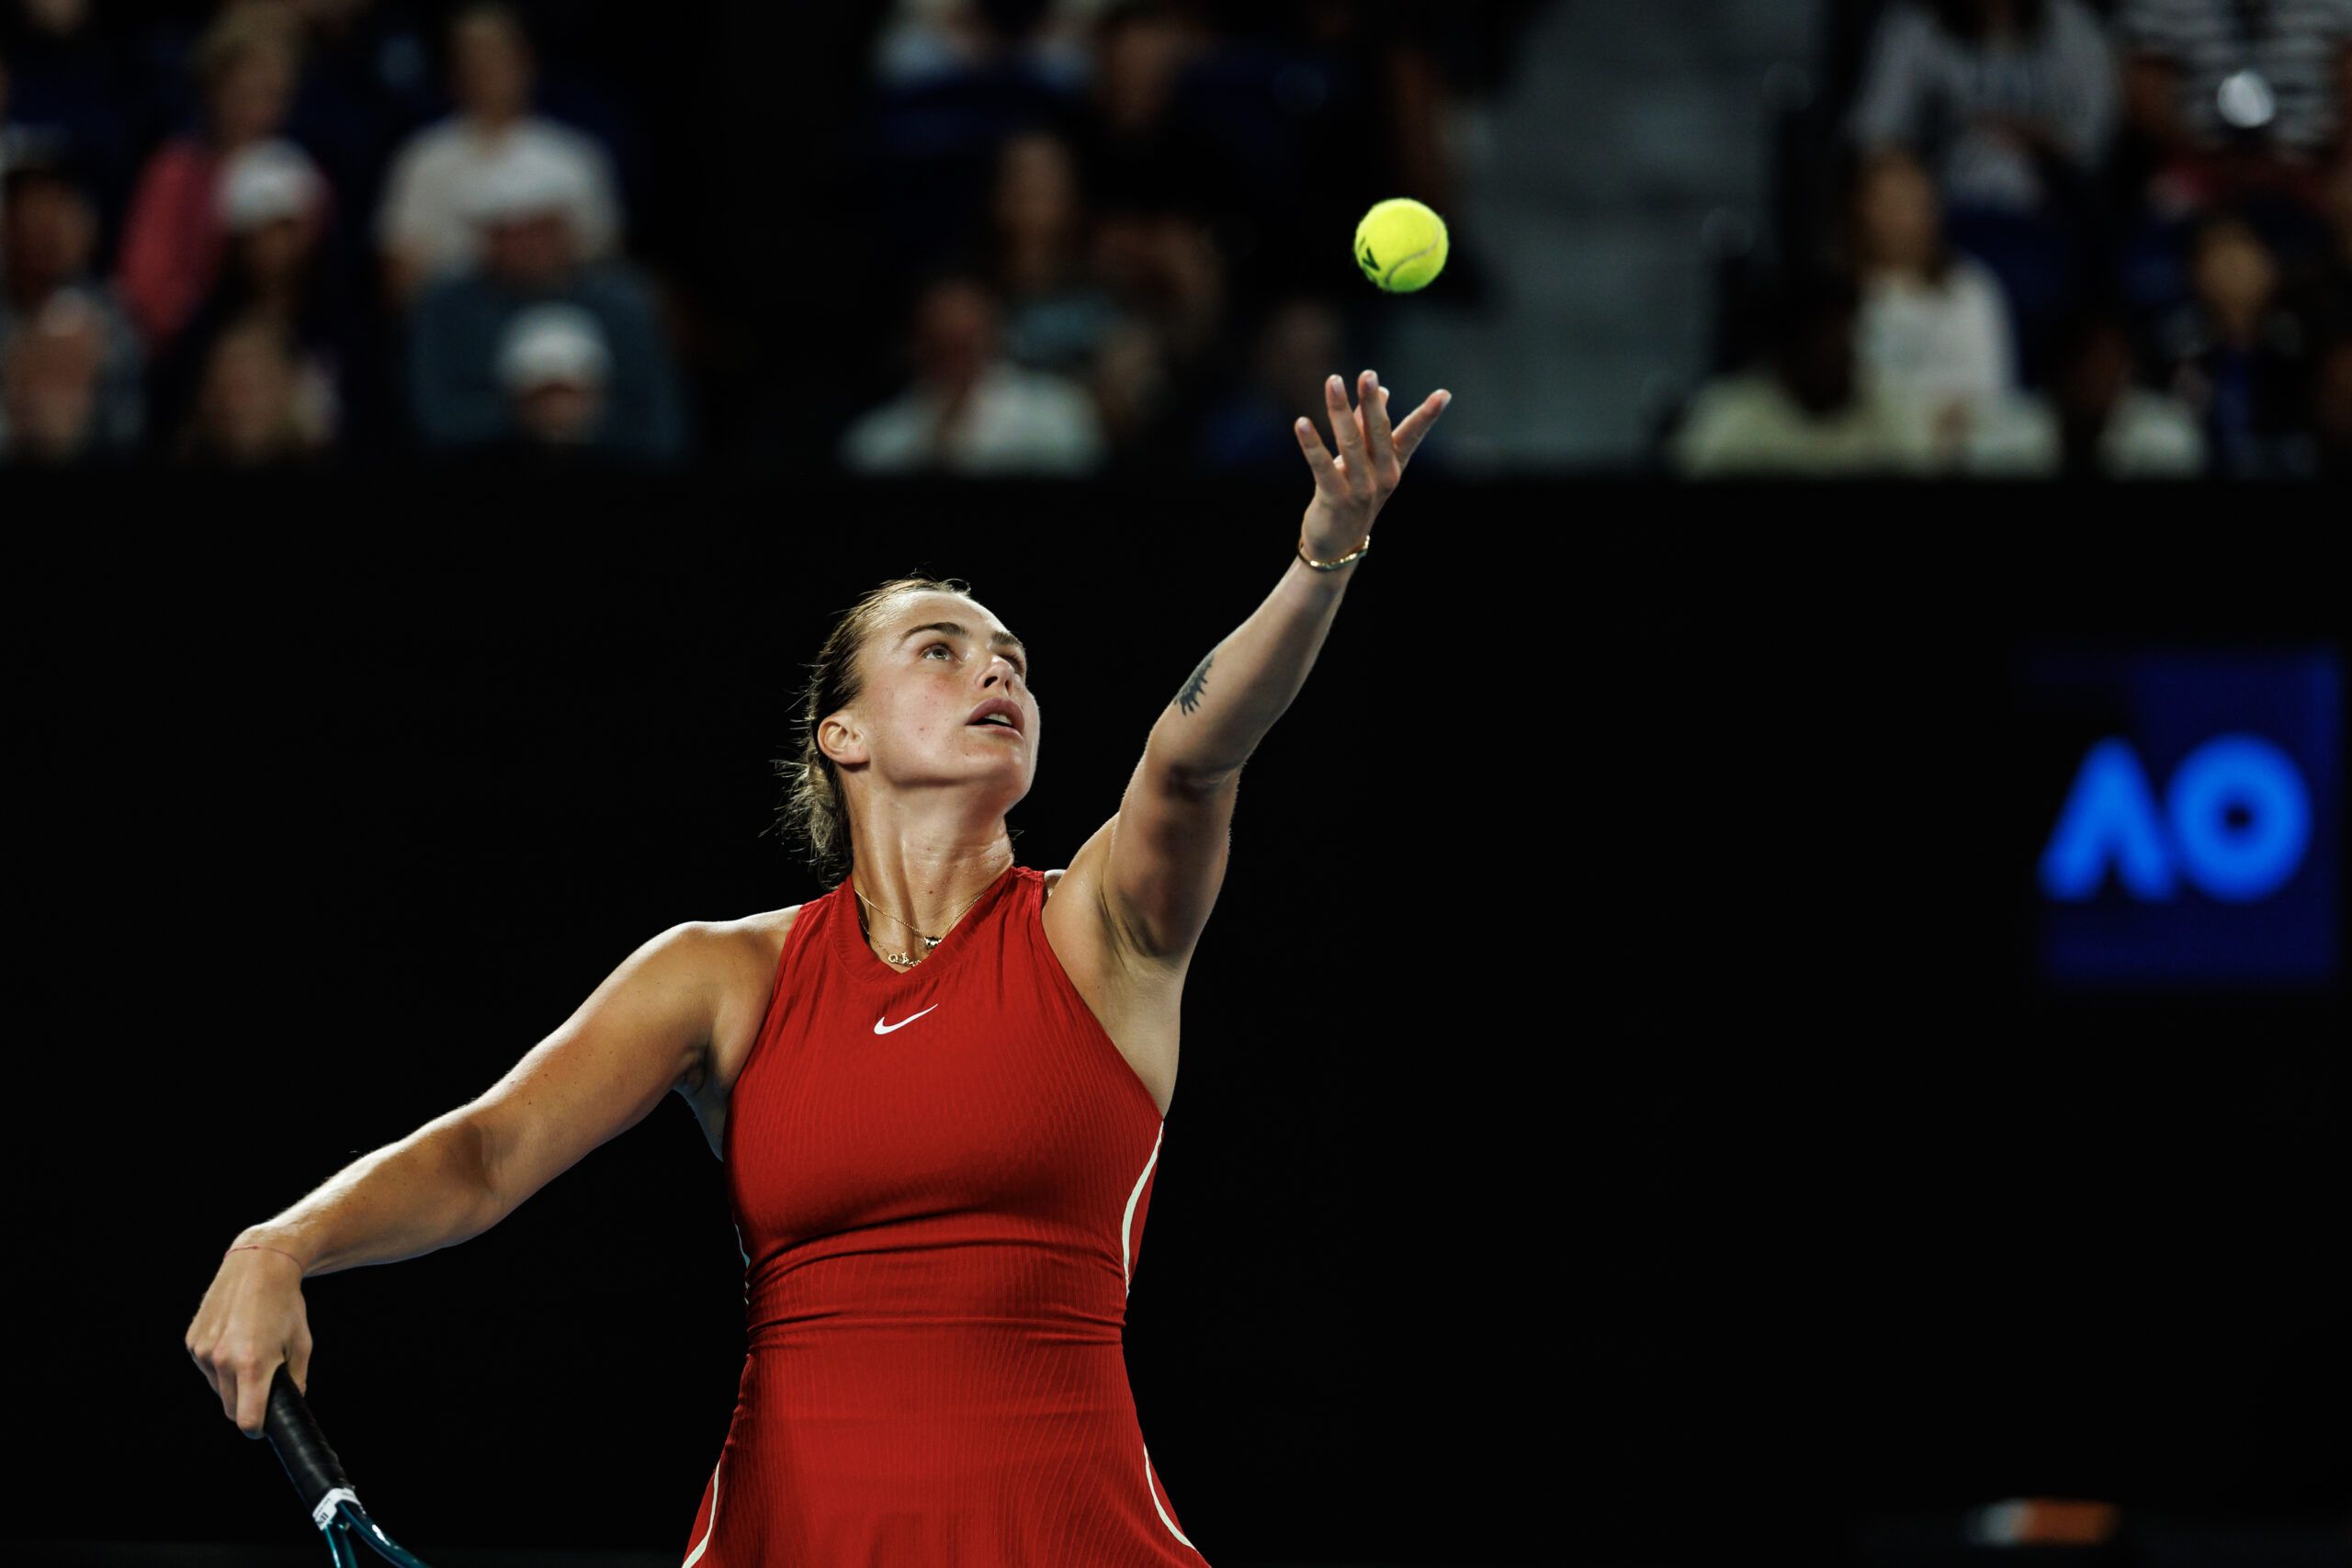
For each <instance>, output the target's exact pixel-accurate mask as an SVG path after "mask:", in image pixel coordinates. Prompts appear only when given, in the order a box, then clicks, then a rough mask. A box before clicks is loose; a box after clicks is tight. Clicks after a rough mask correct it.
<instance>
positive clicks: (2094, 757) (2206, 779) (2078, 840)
mask: <svg viewBox="0 0 2352 1568" xmlns="http://www.w3.org/2000/svg"><path fill="white" fill-rule="evenodd" d="M2311 840H2312V800H2311V791H2310V788H2309V787H2308V786H2307V785H2306V784H2305V783H2304V780H2303V775H2302V772H2301V770H2300V769H2299V768H2297V767H2296V766H2295V761H2294V759H2293V758H2291V757H2290V756H2289V755H2288V754H2287V753H2286V752H2285V751H2283V750H2280V749H2279V748H2278V747H2277V746H2274V745H2272V744H2271V743H2270V742H2269V741H2267V740H2265V739H2262V738H2261V737H2259V736H2256V735H2245V734H2228V735H2217V736H2215V737H2213V738H2212V739H2210V740H2208V741H2206V742H2205V743H2204V744H2202V745H2200V746H2199V747H2198V748H2197V749H2196V750H2193V751H2191V752H2189V753H2188V755H2187V756H2186V757H2184V758H2182V759H2181V761H2180V765H2179V766H2178V767H2177V768H2175V769H2174V770H2173V773H2172V777H2171V779H2170V780H2168V781H2167V782H2166V783H2165V786H2164V789H2163V792H2162V796H2161V800H2160V799H2159V795H2158V792H2157V789H2156V787H2155V784H2154V780H2152V779H2151V778H2150V777H2149V774H2148V771H2147V769H2146V768H2145V767H2143V765H2142V764H2141V761H2140V758H2139V755H2138V753H2137V752H2135V751H2134V750H2132V749H2131V743H2130V742H2129V741H2126V740H2121V739H2106V740H2101V741H2100V742H2098V744H2097V745H2096V746H2093V747H2092V748H2091V749H2090V751H2089V753H2088V754H2087V755H2086V756H2085V757H2084V758H2083V763H2082V766H2081V768H2080V769H2078V770H2077V771H2076V773H2075V782H2074V784H2073V786H2072V787H2071V788H2070V789H2069V790H2068V791H2067V793H2066V803H2065V806H2064V807H2063V808H2062V809H2061V810H2060V812H2059V814H2058V821H2057V825H2056V827H2055V828H2054V829H2052V832H2051V835H2050V841H2049V843H2048V844H2047V845H2046V846H2045V847H2044V848H2043V850H2042V852H2041V865H2040V868H2039V871H2040V876H2039V879H2040V881H2041V889H2042V891H2043V892H2044V893H2045V894H2047V895H2048V896H2049V897H2051V898H2052V899H2055V900H2057V901H2059V902H2061V903H2069V904H2080V903H2086V902H2088V901H2089V900H2091V899H2093V898H2095V897H2098V893H2099V890H2100V889H2101V888H2102V887H2103V886H2106V884H2107V881H2108V877H2109V873H2110V872H2112V873H2113V874H2114V878H2115V881H2116V883H2117V884H2118V885H2119V886H2120V887H2121V888H2122V890H2123V892H2124V893H2125V894H2126V895H2128V896H2129V897H2132V898H2134V899H2137V900H2140V901H2141V902H2143V903H2167V902H2170V901H2171V900H2173V899H2175V898H2177V897H2180V895H2181V891H2182V888H2183V886H2184V885H2186V886H2188V887H2190V888H2194V889H2195V890H2196V891H2197V892H2199V893H2201V894H2203V895H2204V896H2205V897H2208V898H2211V899H2214V900H2216V901H2218V902H2222V903H2229V904H2245V903H2252V902H2254V901H2256V900H2257V899H2261V898H2265V897H2269V896H2270V895H2271V894H2273V893H2275V892H2277V891H2278V889H2279V888H2281V887H2283V886H2286V885H2287V883H2288V882H2290V880H2292V879H2293V877H2294V874H2295V873H2296V872H2297V871H2298V870H2299V869H2301V866H2302V863H2303V859H2304V855H2305V852H2307V851H2308V850H2309V849H2310V847H2311Z"/></svg>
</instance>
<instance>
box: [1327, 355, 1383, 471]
mask: <svg viewBox="0 0 2352 1568" xmlns="http://www.w3.org/2000/svg"><path fill="white" fill-rule="evenodd" d="M1323 406H1324V408H1325V410H1326V411H1327V412H1329V414H1330V416H1331V438H1332V439H1333V440H1334V441H1336V442H1338V443H1339V446H1340V462H1339V463H1338V464H1337V465H1336V466H1337V467H1338V468H1339V469H1340V473H1341V475H1342V476H1343V477H1342V480H1341V484H1340V492H1341V493H1342V494H1345V495H1353V496H1359V497H1361V496H1363V495H1369V494H1370V493H1371V492H1372V460H1371V459H1370V458H1369V457H1365V456H1364V450H1363V425H1362V424H1359V423H1357V422H1356V411H1355V410H1353V409H1351V408H1350V407H1349V406H1348V384H1347V383H1346V382H1345V381H1342V380H1340V378H1338V377H1337V376H1331V377H1327V378H1325V379H1324V382H1323Z"/></svg>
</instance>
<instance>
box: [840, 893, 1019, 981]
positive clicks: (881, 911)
mask: <svg viewBox="0 0 2352 1568" xmlns="http://www.w3.org/2000/svg"><path fill="white" fill-rule="evenodd" d="M1003 874H1004V873H1002V872H1001V871H1000V872H998V873H997V874H996V876H991V877H989V880H988V886H984V887H982V888H981V889H980V891H979V892H978V893H975V894H973V895H972V897H970V898H969V899H967V901H966V902H965V905H964V908H963V909H958V910H956V912H955V913H954V914H952V915H950V916H948V917H947V931H954V930H955V929H956V921H957V920H960V919H963V918H964V909H968V908H971V907H972V906H973V905H974V904H977V903H978V902H979V901H980V898H981V897H982V896H983V895H985V894H986V893H987V892H988V890H989V887H994V886H996V885H997V879H998V878H999V877H1001V876H1002V875H1003ZM849 890H850V891H851V892H852V893H854V894H856V895H857V901H858V902H859V903H861V904H863V905H865V907H866V908H869V909H871V910H873V911H874V912H875V913H876V914H877V915H880V916H882V917H884V918H885V919H893V920H899V917H898V916H896V915H893V914H891V913H890V911H889V910H888V909H886V908H882V907H881V906H880V905H879V904H876V902H875V901H874V900H873V899H871V898H868V897H866V896H865V894H863V893H858V891H857V882H856V879H855V878H854V877H853V878H852V879H851V881H850V885H849ZM899 924H900V925H902V926H904V927H906V928H907V930H909V931H914V932H915V935H917V936H921V937H922V953H916V954H912V955H910V954H907V953H884V954H883V955H882V956H883V958H884V960H885V961H886V962H888V963H891V964H905V965H906V966H907V967H909V968H910V969H911V968H913V967H914V966H915V965H916V964H920V963H922V961H923V960H924V959H926V958H929V957H930V956H931V950H932V949H933V948H934V947H937V946H938V945H939V944H940V943H941V942H944V941H946V940H947V931H941V932H940V933H939V934H938V935H937V936H923V933H922V932H921V931H915V928H914V922H912V921H911V920H899Z"/></svg>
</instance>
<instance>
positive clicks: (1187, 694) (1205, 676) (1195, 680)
mask: <svg viewBox="0 0 2352 1568" xmlns="http://www.w3.org/2000/svg"><path fill="white" fill-rule="evenodd" d="M1215 658H1216V654H1215V653H1211V654H1209V655H1207V656H1206V657H1205V658H1204V659H1203V660H1201V662H1200V665H1199V667H1198V668H1197V669H1195V670H1194V671H1193V672H1192V674H1191V675H1189V676H1187V677H1185V680H1184V689H1183V690H1182V691H1181V692H1178V693H1177V694H1176V705H1177V706H1178V707H1180V708H1182V709H1183V710H1184V711H1185V712H1186V713H1190V712H1192V711H1193V709H1194V708H1196V707H1198V706H1200V705H1201V694H1202V693H1203V692H1204V691H1206V690H1207V689H1208V684H1209V661H1210V660H1213V659H1215Z"/></svg>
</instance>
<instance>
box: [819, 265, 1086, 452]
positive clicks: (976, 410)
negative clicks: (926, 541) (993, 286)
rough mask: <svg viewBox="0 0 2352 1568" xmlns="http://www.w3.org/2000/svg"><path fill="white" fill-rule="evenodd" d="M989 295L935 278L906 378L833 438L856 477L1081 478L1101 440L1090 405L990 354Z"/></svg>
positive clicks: (919, 309) (1076, 391)
mask: <svg viewBox="0 0 2352 1568" xmlns="http://www.w3.org/2000/svg"><path fill="white" fill-rule="evenodd" d="M1000 314H1001V312H1000V310H999V307H998V304H997V301H996V298H995V296H994V295H992V294H990V293H989V291H988V289H987V288H984V287H983V286H981V285H980V284H979V283H978V282H975V281H973V280H971V279H968V278H945V279H942V280H941V281H939V282H936V283H933V285H932V286H931V287H930V288H927V289H926V290H924V292H923V294H922V298H921V299H920V300H919V301H918V302H917V304H916V307H915V321H914V332H913V341H912V346H913V355H914V380H913V382H912V384H911V385H910V386H909V387H908V388H907V389H906V390H905V391H904V392H902V393H900V394H899V396H898V397H896V398H894V399H892V400H890V401H888V402H887V403H884V404H882V405H881V406H880V407H879V408H876V409H873V410H870V411H868V412H866V413H865V414H864V415H863V416H861V417H860V418H859V419H858V420H857V421H856V422H855V423H853V424H852V425H851V426H850V427H849V430H848V431H847V433H846V434H843V436H842V445H841V460H842V465H843V466H844V467H846V468H850V469H851V470H853V471H854V472H857V473H862V474H894V473H895V474H903V473H916V472H923V471H944V472H948V473H956V474H1084V473H1089V472H1091V471H1092V470H1093V469H1095V468H1098V467H1100V466H1101V464H1102V463H1103V459H1104V457H1105V456H1106V455H1107V453H1106V443H1105V442H1104V441H1103V431H1102V425H1101V422H1100V420H1099V419H1098V417H1097V416H1096V414H1095V412H1094V405H1093V403H1092V402H1091V400H1089V399H1088V398H1087V395H1086V393H1085V392H1084V391H1083V390H1082V389H1080V388H1079V387H1077V386H1075V385H1073V384H1072V383H1070V382H1069V381H1066V380H1064V379H1063V378H1060V377H1058V376H1053V375H1048V374H1046V373H1044V372H1041V371H1035V370H1024V369H1023V368H1021V367H1018V366H1016V365H1013V364H1012V363H1011V362H1010V361H1008V360H1006V359H1005V358H1003V357H1002V356H1001V353H1000V350H999V346H998V344H999V332H1000Z"/></svg>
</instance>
